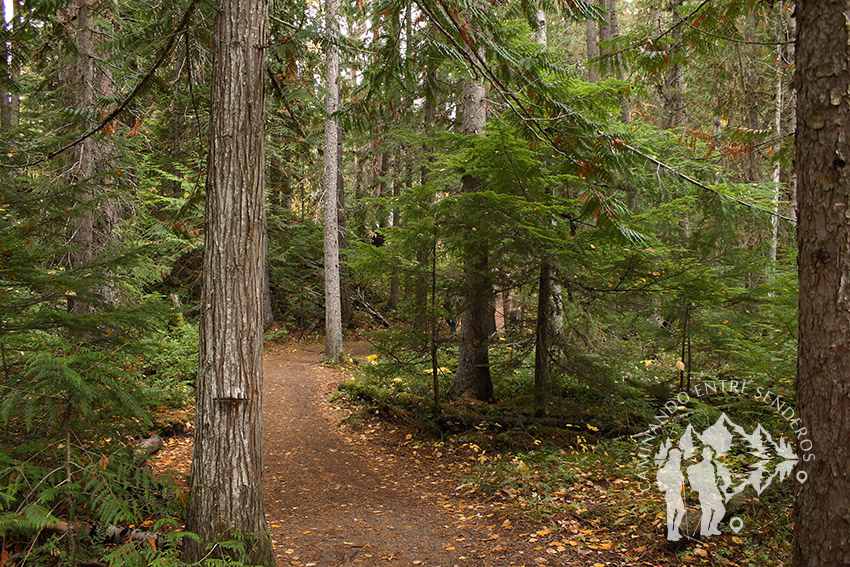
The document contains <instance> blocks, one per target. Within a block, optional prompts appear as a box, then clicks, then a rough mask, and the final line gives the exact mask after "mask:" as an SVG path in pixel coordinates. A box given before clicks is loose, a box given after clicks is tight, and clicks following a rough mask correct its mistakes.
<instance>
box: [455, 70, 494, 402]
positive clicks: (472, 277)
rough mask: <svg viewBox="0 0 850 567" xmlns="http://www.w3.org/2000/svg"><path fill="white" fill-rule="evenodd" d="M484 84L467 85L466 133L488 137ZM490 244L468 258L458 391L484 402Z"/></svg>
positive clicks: (489, 389)
mask: <svg viewBox="0 0 850 567" xmlns="http://www.w3.org/2000/svg"><path fill="white" fill-rule="evenodd" d="M484 97H485V91H484V85H482V84H481V83H480V82H478V81H476V80H473V79H468V80H466V81H464V83H463V94H462V100H463V103H462V104H463V117H462V122H461V133H462V134H467V135H468V134H481V135H483V134H484V128H485V123H486V118H487V110H486V103H485V99H484ZM480 185H481V181H480V180H479V179H477V178H473V177H470V176H468V175H467V176H464V178H463V188H462V190H463V191H464V192H466V193H471V192H475V191H477V190H478V188H479V186H480ZM489 256H490V252H489V247H488V243H487V242H484V241H483V240H482V239H478V241H477V242H476V247H475V248H474V249H473V250H472V251H471V252H470V254H469V256H468V257H467V258H465V259H464V281H465V282H466V289H467V293H468V295H467V298H466V306H465V309H464V311H463V314H462V315H461V329H460V347H459V350H458V365H457V372H456V373H455V377H454V390H455V392H456V393H457V394H460V395H468V394H470V395H472V396H474V397H475V398H476V399H479V400H482V401H490V400H492V399H493V379H492V377H491V376H490V355H489V352H488V346H489V341H490V331H491V329H492V327H493V325H494V317H493V284H492V283H491V281H490V262H489Z"/></svg>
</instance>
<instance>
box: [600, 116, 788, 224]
mask: <svg viewBox="0 0 850 567" xmlns="http://www.w3.org/2000/svg"><path fill="white" fill-rule="evenodd" d="M599 135H600V136H603V137H605V138H608V141H609V142H611V144H614V145H619V146H622V147H624V148H626V149H627V150H629V151H631V152H633V153H635V154H637V155H639V156H641V157H642V158H644V159H645V160H647V161H649V162H652V163H654V164H655V165H657V166H658V167H660V168H662V169H666V170H667V171H669V172H670V173H672V174H673V175H675V176H677V177H679V178H680V179H683V180H684V181H687V182H688V183H690V184H691V185H694V186H695V187H699V188H700V189H703V190H705V191H709V192H711V193H714V194H715V195H718V196H720V197H723V198H724V199H729V200H730V201H734V202H736V203H738V204H739V205H743V206H745V207H749V208H751V209H755V210H757V211H761V212H763V213H767V214H768V215H771V216H774V217H776V218H780V219H782V220H786V221H788V222H790V223H793V224H797V221H796V220H794V219H792V218H791V217H786V216H785V215H781V214H779V213H777V212H776V211H771V210H770V209H765V208H764V207H759V206H758V205H754V204H753V203H748V202H746V201H744V200H741V199H738V198H737V197H732V196H731V195H727V194H726V193H723V192H722V191H718V190H717V189H714V188H713V187H709V186H708V185H706V184H705V183H701V182H699V181H697V180H696V179H694V178H693V177H691V176H690V175H688V174H686V173H682V172H681V171H679V170H678V169H676V168H675V167H673V166H671V165H667V164H666V163H664V162H663V161H661V160H659V159H657V158H654V157H652V156H651V155H649V154H647V153H645V152H642V151H641V150H639V149H637V148H635V147H634V146H631V145H629V144H627V143H626V142H623V141H622V140H617V141H614V140H613V139H611V138H610V137H608V136H607V135H606V134H604V133H603V132H599Z"/></svg>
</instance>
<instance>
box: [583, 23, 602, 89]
mask: <svg viewBox="0 0 850 567" xmlns="http://www.w3.org/2000/svg"><path fill="white" fill-rule="evenodd" d="M598 34H599V29H598V25H597V23H596V20H593V19H590V18H588V19H587V20H586V21H585V39H586V41H587V80H588V81H590V82H591V83H597V82H599V71H598V63H597V62H596V58H597V57H599V35H598Z"/></svg>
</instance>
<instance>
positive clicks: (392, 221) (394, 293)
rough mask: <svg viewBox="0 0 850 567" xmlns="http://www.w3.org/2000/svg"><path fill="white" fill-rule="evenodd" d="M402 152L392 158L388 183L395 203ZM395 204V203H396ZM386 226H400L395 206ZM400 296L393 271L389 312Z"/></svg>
mask: <svg viewBox="0 0 850 567" xmlns="http://www.w3.org/2000/svg"><path fill="white" fill-rule="evenodd" d="M401 156H402V151H401V150H399V151H397V152H396V154H395V156H394V158H393V164H394V165H395V172H394V173H395V174H394V175H393V180H392V182H391V183H390V185H391V187H392V188H391V192H390V193H391V195H392V197H393V201H396V199H398V197H399V196H400V195H401V188H402V178H401V168H402V165H401V163H402V159H401ZM396 202H397V201H396ZM387 225H388V226H400V225H401V211H400V210H399V208H398V206H397V205H394V206H393V209H392V211H390V216H389V219H388V222H387ZM400 294H401V286H400V285H399V278H398V272H397V271H395V270H394V271H393V273H392V275H391V276H390V295H389V297H388V298H387V307H388V308H389V309H390V311H395V310H396V309H398V300H399V295H400Z"/></svg>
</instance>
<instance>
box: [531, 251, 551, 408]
mask: <svg viewBox="0 0 850 567" xmlns="http://www.w3.org/2000/svg"><path fill="white" fill-rule="evenodd" d="M551 283H552V264H550V263H549V260H548V259H544V260H543V263H542V264H541V265H540V279H539V289H538V292H537V328H536V331H535V335H534V414H535V415H537V416H543V415H546V403H547V402H548V400H549V391H550V389H551V384H550V383H549V330H550V325H551V322H550V321H549V315H550V313H551V309H552V302H551V299H550V298H551V295H552V288H551Z"/></svg>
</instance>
